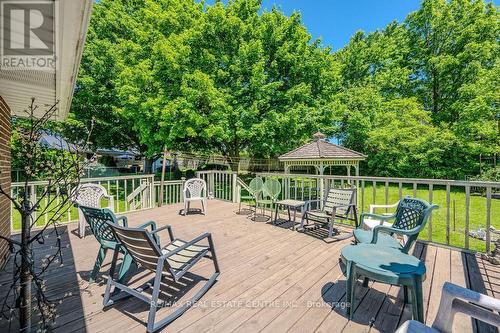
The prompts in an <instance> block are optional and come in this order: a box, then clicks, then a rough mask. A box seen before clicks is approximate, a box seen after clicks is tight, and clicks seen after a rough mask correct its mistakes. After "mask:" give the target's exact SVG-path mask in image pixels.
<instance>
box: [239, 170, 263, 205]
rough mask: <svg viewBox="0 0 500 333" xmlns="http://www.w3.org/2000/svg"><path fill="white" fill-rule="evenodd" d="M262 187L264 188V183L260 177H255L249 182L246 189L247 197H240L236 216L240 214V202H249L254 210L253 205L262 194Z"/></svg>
mask: <svg viewBox="0 0 500 333" xmlns="http://www.w3.org/2000/svg"><path fill="white" fill-rule="evenodd" d="M263 186H264V181H263V180H262V178H260V177H255V178H253V179H252V180H251V181H250V184H248V189H247V191H248V194H249V195H245V196H240V204H239V207H238V214H239V213H241V202H242V201H249V202H251V203H253V205H252V206H253V207H254V209H255V208H256V207H255V204H256V202H257V198H258V197H259V196H260V194H261V192H262V187H263Z"/></svg>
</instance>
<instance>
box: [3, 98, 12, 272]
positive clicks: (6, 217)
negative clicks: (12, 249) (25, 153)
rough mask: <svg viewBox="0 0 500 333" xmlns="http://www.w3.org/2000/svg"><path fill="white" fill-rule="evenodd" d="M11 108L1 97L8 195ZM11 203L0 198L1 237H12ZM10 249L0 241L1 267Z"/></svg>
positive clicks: (4, 186)
mask: <svg viewBox="0 0 500 333" xmlns="http://www.w3.org/2000/svg"><path fill="white" fill-rule="evenodd" d="M10 136H11V126H10V108H9V107H8V106H7V103H6V102H5V101H4V100H3V98H2V96H0V185H1V186H2V188H3V189H4V191H6V192H7V193H9V192H10V186H11V174H10V163H11V155H10ZM10 214H11V212H10V202H9V200H8V199H7V198H6V197H5V196H0V235H1V236H4V237H10ZM8 255H9V247H8V244H7V242H6V241H4V240H1V239H0V267H2V266H3V264H4V263H5V260H6V258H7V256H8Z"/></svg>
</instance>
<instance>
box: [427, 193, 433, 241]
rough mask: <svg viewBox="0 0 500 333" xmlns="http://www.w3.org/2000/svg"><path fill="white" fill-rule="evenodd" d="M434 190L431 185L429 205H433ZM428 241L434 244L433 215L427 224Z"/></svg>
mask: <svg viewBox="0 0 500 333" xmlns="http://www.w3.org/2000/svg"><path fill="white" fill-rule="evenodd" d="M432 190H433V185H432V184H429V203H430V204H432ZM427 228H428V232H427V239H428V240H429V242H432V214H431V215H430V216H429V221H428V222H427Z"/></svg>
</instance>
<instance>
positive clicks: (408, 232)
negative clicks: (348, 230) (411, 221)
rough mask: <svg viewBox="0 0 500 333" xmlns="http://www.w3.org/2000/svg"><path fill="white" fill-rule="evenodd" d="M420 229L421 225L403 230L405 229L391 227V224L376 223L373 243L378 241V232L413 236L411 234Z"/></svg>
mask: <svg viewBox="0 0 500 333" xmlns="http://www.w3.org/2000/svg"><path fill="white" fill-rule="evenodd" d="M420 230H421V228H420V227H416V228H413V229H409V230H403V229H398V228H394V227H389V226H385V225H376V226H375V228H373V238H372V242H371V243H372V244H375V243H377V240H378V234H379V233H380V232H384V233H388V234H397V235H400V236H411V235H414V234H416V233H419V232H420Z"/></svg>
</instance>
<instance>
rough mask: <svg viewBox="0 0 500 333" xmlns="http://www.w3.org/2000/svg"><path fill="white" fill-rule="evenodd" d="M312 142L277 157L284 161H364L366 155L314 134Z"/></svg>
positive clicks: (321, 135) (319, 134)
mask: <svg viewBox="0 0 500 333" xmlns="http://www.w3.org/2000/svg"><path fill="white" fill-rule="evenodd" d="M314 138H315V139H314V141H312V142H309V143H306V144H305V145H302V146H300V147H298V148H296V149H294V150H292V151H290V152H288V153H286V154H283V155H281V156H280V157H279V160H280V161H285V160H332V159H336V160H341V159H349V160H364V159H366V155H364V154H362V153H358V152H357V151H354V150H351V149H348V148H345V147H342V146H339V145H336V144H333V143H331V142H328V141H326V140H324V135H323V134H321V133H319V132H318V133H316V134H315V135H314Z"/></svg>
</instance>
